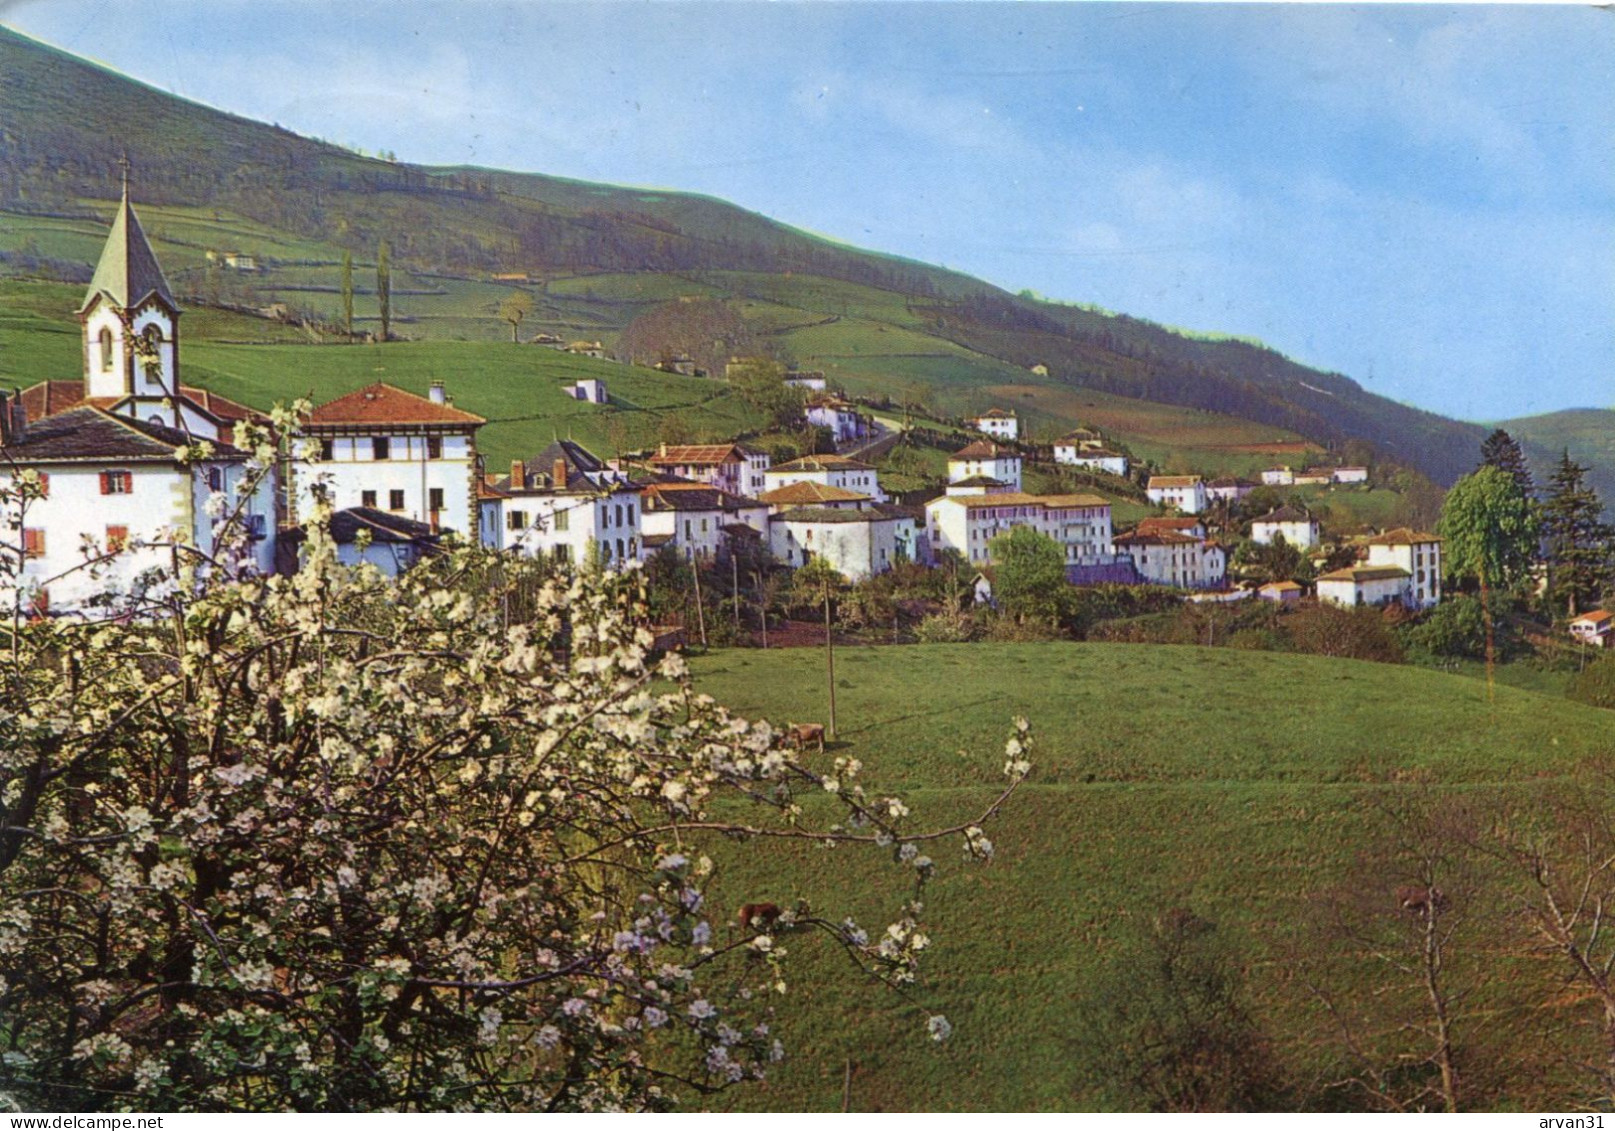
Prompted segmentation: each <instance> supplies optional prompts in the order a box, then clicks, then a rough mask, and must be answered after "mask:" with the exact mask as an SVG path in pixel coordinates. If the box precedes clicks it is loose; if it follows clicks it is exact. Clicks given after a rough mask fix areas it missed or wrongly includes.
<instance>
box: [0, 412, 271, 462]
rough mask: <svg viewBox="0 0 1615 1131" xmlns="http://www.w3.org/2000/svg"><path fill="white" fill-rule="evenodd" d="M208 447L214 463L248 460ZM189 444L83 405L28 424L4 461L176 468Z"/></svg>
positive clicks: (181, 436)
mask: <svg viewBox="0 0 1615 1131" xmlns="http://www.w3.org/2000/svg"><path fill="white" fill-rule="evenodd" d="M210 442H211V443H212V444H213V450H214V458H215V459H220V460H240V459H245V458H246V453H245V452H243V451H241V450H240V449H238V448H233V447H231V446H230V445H229V444H222V443H219V442H218V441H210ZM190 443H191V437H189V436H187V435H185V433H183V432H179V431H176V430H175V429H173V428H169V427H168V426H166V425H163V424H149V423H147V422H145V421H141V420H130V419H129V418H127V417H123V416H115V415H113V414H112V413H110V412H107V411H105V410H104V409H99V408H96V407H95V406H93V405H79V406H78V407H77V408H70V409H68V410H67V411H65V412H58V413H56V414H54V415H52V416H47V417H45V419H43V420H30V421H29V422H28V429H27V432H26V433H25V434H24V436H23V439H22V441H21V442H20V443H15V444H8V445H6V447H5V449H4V456H5V458H6V459H7V460H8V461H9V460H15V461H16V462H18V463H21V464H31V463H106V462H109V461H114V462H121V463H174V462H175V459H174V450H175V449H176V448H180V447H184V446H186V445H188V444H190Z"/></svg>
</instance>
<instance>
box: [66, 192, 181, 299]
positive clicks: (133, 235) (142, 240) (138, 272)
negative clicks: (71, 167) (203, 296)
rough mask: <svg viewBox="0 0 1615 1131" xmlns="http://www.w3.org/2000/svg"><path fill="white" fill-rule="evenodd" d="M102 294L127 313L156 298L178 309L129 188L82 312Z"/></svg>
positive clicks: (103, 248)
mask: <svg viewBox="0 0 1615 1131" xmlns="http://www.w3.org/2000/svg"><path fill="white" fill-rule="evenodd" d="M100 295H105V296H106V297H107V298H109V299H111V300H112V302H113V303H114V304H115V305H116V306H119V307H121V308H123V309H124V310H130V309H133V308H134V307H136V306H138V305H140V303H141V302H142V301H144V300H145V299H147V298H149V297H150V296H152V295H156V296H157V297H158V298H160V299H162V300H163V302H164V303H166V304H167V305H168V308H169V309H170V310H177V309H178V304H177V303H176V302H175V301H174V292H173V291H171V290H169V289H168V280H167V279H165V278H163V269H162V267H160V266H159V265H158V263H157V256H156V255H155V254H153V252H152V250H151V244H150V243H149V242H148V241H147V239H146V233H145V231H144V230H143V229H142V228H141V226H140V218H139V217H137V216H136V215H135V210H134V208H133V207H132V206H131V205H130V204H129V191H128V189H127V188H125V189H124V194H123V200H122V201H120V202H119V204H118V211H117V214H116V215H114V216H113V218H112V230H111V231H110V232H108V233H107V242H106V244H105V246H103V247H102V249H101V259H100V261H99V262H97V263H96V265H95V274H94V275H93V276H92V277H91V279H90V289H89V290H88V291H86V292H85V293H84V304H83V305H82V306H81V307H79V310H80V311H81V312H82V311H85V310H88V309H89V308H90V305H91V304H92V303H94V302H95V300H96V298H97V297H98V296H100Z"/></svg>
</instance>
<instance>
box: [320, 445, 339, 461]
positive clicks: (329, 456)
mask: <svg viewBox="0 0 1615 1131" xmlns="http://www.w3.org/2000/svg"><path fill="white" fill-rule="evenodd" d="M320 458H321V459H323V460H325V461H326V462H330V461H331V460H333V459H335V458H336V442H335V441H333V440H321V441H320Z"/></svg>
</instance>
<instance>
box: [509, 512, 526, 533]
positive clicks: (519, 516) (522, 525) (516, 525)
mask: <svg viewBox="0 0 1615 1131" xmlns="http://www.w3.org/2000/svg"><path fill="white" fill-rule="evenodd" d="M505 529H507V530H526V529H527V512H526V511H508V512H506V514H505Z"/></svg>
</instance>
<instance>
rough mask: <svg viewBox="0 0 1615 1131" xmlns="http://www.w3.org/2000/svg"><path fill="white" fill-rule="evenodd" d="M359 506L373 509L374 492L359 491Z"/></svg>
mask: <svg viewBox="0 0 1615 1131" xmlns="http://www.w3.org/2000/svg"><path fill="white" fill-rule="evenodd" d="M359 505H360V506H361V507H373V506H375V505H376V493H375V492H374V491H360V492H359Z"/></svg>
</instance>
